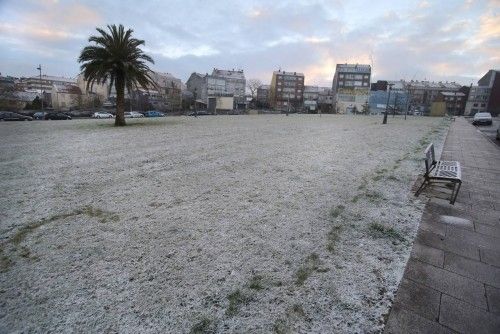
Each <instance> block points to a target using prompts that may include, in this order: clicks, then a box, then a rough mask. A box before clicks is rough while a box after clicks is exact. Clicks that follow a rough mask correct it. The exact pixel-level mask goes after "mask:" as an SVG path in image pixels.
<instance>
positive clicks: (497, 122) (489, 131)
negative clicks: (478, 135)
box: [468, 117, 500, 146]
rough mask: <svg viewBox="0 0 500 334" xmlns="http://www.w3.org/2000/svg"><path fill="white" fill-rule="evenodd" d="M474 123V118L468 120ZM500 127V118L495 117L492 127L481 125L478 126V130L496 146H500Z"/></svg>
mask: <svg viewBox="0 0 500 334" xmlns="http://www.w3.org/2000/svg"><path fill="white" fill-rule="evenodd" d="M468 121H469V122H470V123H472V118H470V119H468ZM499 126H500V117H493V124H492V125H487V126H486V125H481V126H477V128H478V130H480V131H481V132H482V133H484V134H485V135H486V136H487V137H488V138H490V139H491V140H492V141H493V142H494V143H495V144H497V145H498V146H500V140H496V134H497V129H498V127H499Z"/></svg>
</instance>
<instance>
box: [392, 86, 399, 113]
mask: <svg viewBox="0 0 500 334" xmlns="http://www.w3.org/2000/svg"><path fill="white" fill-rule="evenodd" d="M398 96H399V95H398V92H397V91H396V98H395V99H394V107H393V108H392V118H394V117H395V116H396V108H397V105H398ZM398 110H399V109H398Z"/></svg>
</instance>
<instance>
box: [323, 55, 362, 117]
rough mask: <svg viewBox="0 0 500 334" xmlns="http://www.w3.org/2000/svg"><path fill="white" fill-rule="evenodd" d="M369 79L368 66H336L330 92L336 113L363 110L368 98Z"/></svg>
mask: <svg viewBox="0 0 500 334" xmlns="http://www.w3.org/2000/svg"><path fill="white" fill-rule="evenodd" d="M370 77H371V66H370V65H362V64H337V67H336V69H335V75H334V77H333V84H332V90H333V94H334V100H335V104H336V109H337V112H338V113H340V114H345V113H352V112H354V111H355V110H358V111H361V110H362V109H363V105H366V104H367V103H368V100H369V98H370Z"/></svg>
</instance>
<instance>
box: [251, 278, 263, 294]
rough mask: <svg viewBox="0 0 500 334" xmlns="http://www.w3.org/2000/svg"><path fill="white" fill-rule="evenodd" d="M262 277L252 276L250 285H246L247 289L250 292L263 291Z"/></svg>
mask: <svg viewBox="0 0 500 334" xmlns="http://www.w3.org/2000/svg"><path fill="white" fill-rule="evenodd" d="M262 281H263V277H262V276H261V275H254V276H252V278H251V279H250V283H249V284H248V287H249V288H250V289H252V290H257V291H259V290H263V289H264V285H263V282H262Z"/></svg>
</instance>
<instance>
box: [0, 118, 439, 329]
mask: <svg viewBox="0 0 500 334" xmlns="http://www.w3.org/2000/svg"><path fill="white" fill-rule="evenodd" d="M130 123H133V124H134V125H132V126H130V127H125V128H119V129H117V128H114V127H112V126H111V124H112V121H108V120H102V121H99V120H75V121H72V122H38V123H36V124H35V123H34V124H24V123H23V122H19V123H17V124H8V123H6V124H0V139H1V143H2V145H0V157H1V160H0V163H1V165H2V168H0V180H1V181H0V189H1V190H2V196H0V231H1V233H2V241H1V244H0V266H1V270H0V271H1V272H0V298H1V300H2V303H1V306H0V308H1V310H0V312H1V313H2V314H3V315H4V316H3V317H2V329H4V331H7V332H67V331H75V332H89V331H93V332H176V333H189V332H192V333H211V332H214V333H218V332H232V333H247V332H254V333H268V332H273V331H274V332H277V333H290V332H322V333H336V332H353V333H355V332H362V333H365V332H376V331H379V330H381V329H382V328H383V324H384V319H385V315H386V314H387V312H388V310H389V307H390V305H391V301H392V296H393V293H394V292H395V290H396V288H397V286H398V283H399V280H400V279H401V276H402V273H403V269H404V265H405V262H406V259H407V257H408V255H409V251H410V247H411V243H412V240H413V238H414V235H415V232H416V229H417V226H418V222H419V218H420V214H421V210H422V208H423V204H422V203H421V202H420V199H415V198H414V197H413V196H412V194H410V193H409V191H410V188H411V186H412V183H413V182H414V180H415V178H416V176H417V175H418V174H419V173H421V172H422V170H423V164H422V161H421V157H422V154H423V150H424V149H425V146H426V145H428V143H429V142H430V141H433V142H434V143H435V144H436V152H437V153H438V156H439V148H440V147H441V145H442V142H443V138H444V134H445V133H446V129H447V124H446V123H444V122H442V121H441V120H440V119H436V118H424V117H420V118H412V117H409V119H408V120H407V121H404V120H402V119H398V118H394V119H392V118H391V119H389V124H387V125H381V124H380V123H381V119H380V118H379V117H362V116H360V117H348V116H334V115H322V116H321V117H319V116H317V115H316V116H314V115H290V116H288V117H286V116H281V115H275V116H248V117H246V116H240V117H237V116H235V117H225V116H220V117H219V116H218V117H207V118H197V119H193V118H187V117H177V118H163V119H144V120H131V121H130ZM136 123H137V124H136ZM60 143H68V144H69V145H60ZM68 146H69V147H70V149H69V148H68ZM54 213H56V214H55V215H54ZM403 239H404V240H405V241H403ZM61 314H63V315H64V317H63V318H61ZM96 314H98V315H99V316H98V317H96V316H95V315H96Z"/></svg>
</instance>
